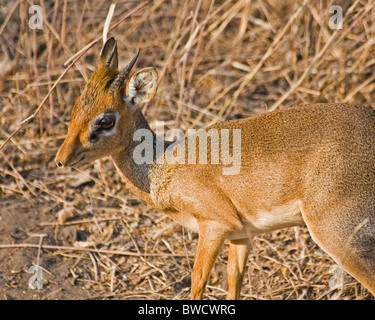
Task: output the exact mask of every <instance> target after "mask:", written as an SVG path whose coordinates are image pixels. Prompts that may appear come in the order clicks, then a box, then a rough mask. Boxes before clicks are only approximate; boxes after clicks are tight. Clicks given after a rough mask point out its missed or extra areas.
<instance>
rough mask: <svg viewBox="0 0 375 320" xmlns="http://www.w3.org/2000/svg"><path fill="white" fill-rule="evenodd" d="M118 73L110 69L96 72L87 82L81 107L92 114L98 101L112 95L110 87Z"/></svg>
mask: <svg viewBox="0 0 375 320" xmlns="http://www.w3.org/2000/svg"><path fill="white" fill-rule="evenodd" d="M117 75H118V71H117V70H113V69H110V68H101V69H98V70H96V71H95V72H94V73H93V74H92V75H91V77H90V79H89V80H88V81H87V84H86V86H85V89H84V90H83V92H82V95H81V101H80V107H81V108H84V109H85V111H86V112H90V111H91V109H92V108H93V107H94V106H95V105H96V101H98V100H100V99H103V98H105V97H107V96H108V95H110V92H109V87H110V85H111V83H112V81H113V80H114V79H115V78H116V77H117Z"/></svg>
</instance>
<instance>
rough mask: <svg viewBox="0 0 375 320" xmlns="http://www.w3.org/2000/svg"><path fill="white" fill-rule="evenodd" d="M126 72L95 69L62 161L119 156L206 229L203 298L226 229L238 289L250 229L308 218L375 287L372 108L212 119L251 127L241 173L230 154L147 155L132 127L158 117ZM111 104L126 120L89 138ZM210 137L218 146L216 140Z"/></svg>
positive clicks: (189, 222)
mask: <svg viewBox="0 0 375 320" xmlns="http://www.w3.org/2000/svg"><path fill="white" fill-rule="evenodd" d="M116 72H117V71H116V70H109V71H108V70H104V69H99V70H98V71H96V72H95V73H94V74H93V76H92V77H91V78H90V80H89V82H88V83H87V85H86V88H85V89H84V91H83V94H82V96H81V98H80V99H78V101H77V103H76V105H75V106H74V108H73V111H72V120H71V123H70V125H69V131H68V136H67V138H66V140H65V141H64V144H63V145H62V147H61V148H60V150H59V152H58V154H57V156H56V162H57V163H58V164H62V165H66V166H69V165H71V164H73V163H74V162H75V161H76V160H77V154H81V153H82V152H85V154H87V156H86V161H92V160H94V159H97V158H100V157H102V156H108V155H109V156H112V159H113V161H114V163H115V165H116V168H117V169H118V171H119V172H120V174H121V176H122V177H123V178H124V179H125V180H126V183H127V185H128V186H129V188H130V189H131V190H132V191H133V192H135V193H136V194H137V195H138V196H139V197H141V198H142V199H143V200H145V201H146V202H147V203H149V204H150V205H152V206H154V207H155V208H157V209H158V210H161V211H164V212H165V213H166V214H168V215H169V216H170V217H171V218H172V219H175V220H176V221H179V222H180V223H181V224H183V225H186V226H187V227H189V228H191V229H193V230H195V231H198V232H199V242H198V248H197V253H196V258H195V263H194V269H193V276H192V294H191V297H192V298H193V299H200V298H202V295H203V291H204V288H205V285H206V283H207V279H208V276H209V272H210V270H211V267H212V265H213V263H214V261H215V258H216V256H217V254H218V252H219V250H220V248H221V246H222V244H223V243H224V240H225V239H227V238H229V239H230V240H231V243H230V251H229V257H228V283H229V291H228V296H227V298H229V299H237V298H239V294H240V287H241V282H242V276H243V272H244V267H245V264H246V259H247V254H248V251H249V241H248V238H251V237H252V236H254V235H257V234H260V233H263V232H268V231H271V230H275V229H278V228H283V227H289V226H295V225H300V224H306V225H307V227H308V229H309V230H310V233H311V235H312V237H313V238H314V240H315V241H316V242H317V243H318V244H319V245H320V246H321V247H322V248H323V249H324V250H325V251H327V253H328V254H330V255H331V256H332V258H333V259H334V260H335V261H336V262H337V263H338V264H340V265H342V266H343V267H344V268H345V269H346V270H347V271H348V272H349V273H351V274H352V275H353V276H354V277H355V278H357V279H358V280H359V281H361V282H362V283H363V284H364V285H365V286H366V287H367V288H368V289H369V290H370V291H371V292H372V293H373V294H375V111H374V110H373V109H372V108H370V107H364V106H351V105H346V104H312V105H303V106H297V107H294V108H289V109H284V110H280V111H275V112H272V113H266V114H263V115H261V116H257V117H252V118H248V119H243V120H236V121H228V122H222V123H219V124H216V125H215V126H213V127H211V128H214V129H218V130H220V129H240V130H241V170H240V172H239V174H236V175H223V174H222V168H223V164H222V163H219V164H206V165H205V164H196V165H192V164H156V163H153V164H151V165H147V164H144V165H137V164H135V163H134V160H133V158H132V154H133V150H134V148H135V147H136V145H137V142H134V141H133V140H132V136H133V133H134V132H135V130H137V129H139V128H146V129H149V126H148V124H147V121H146V120H145V118H144V117H143V115H142V113H141V112H140V111H139V109H137V108H136V109H134V108H133V107H132V106H130V105H129V104H128V103H129V102H125V101H124V100H123V99H122V98H121V97H122V94H123V89H121V90H120V89H119V90H118V91H116V92H115V93H114V94H113V95H112V94H109V93H108V91H107V88H108V83H109V82H110V81H111V79H113V78H114V77H115V76H116V74H117V73H116ZM153 94H154V92H150V96H152V95H153ZM107 109H112V110H116V111H117V112H118V113H119V114H120V115H121V116H120V121H119V123H118V130H117V132H116V134H115V135H114V136H113V137H111V138H110V139H109V140H108V142H107V143H106V144H105V146H102V145H98V146H92V145H90V143H89V142H88V140H87V139H88V138H87V137H88V136H89V134H88V133H87V131H88V127H89V124H90V119H93V118H94V117H95V116H96V115H98V114H100V113H101V112H103V111H105V110H107ZM208 129H210V128H208ZM208 129H207V130H208ZM153 136H154V137H155V134H154V133H153ZM230 141H231V140H230ZM186 143H187V142H186ZM169 144H170V143H166V147H167V146H168V145H169ZM208 147H209V148H208V149H209V150H208V154H210V147H211V144H208ZM231 147H232V146H231ZM77 150H79V151H77ZM82 150H84V151H82ZM186 150H187V148H186ZM80 152H81V153H80ZM186 152H187V151H186ZM186 157H187V154H186ZM208 163H210V162H209V161H208Z"/></svg>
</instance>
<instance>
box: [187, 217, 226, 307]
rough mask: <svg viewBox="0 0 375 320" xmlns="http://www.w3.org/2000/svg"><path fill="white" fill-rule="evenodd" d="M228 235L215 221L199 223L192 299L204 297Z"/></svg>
mask: <svg viewBox="0 0 375 320" xmlns="http://www.w3.org/2000/svg"><path fill="white" fill-rule="evenodd" d="M226 236H227V231H226V230H224V229H223V228H220V227H218V226H216V225H214V223H213V222H208V223H207V222H205V223H201V224H200V225H199V239H198V248H197V252H196V254H195V260H194V267H193V276H192V289H191V297H190V299H191V300H200V299H202V296H203V292H204V289H205V287H206V284H207V280H208V277H209V275H210V271H211V269H212V266H213V264H214V262H215V260H216V258H217V255H218V254H219V251H220V248H221V247H222V245H223V243H224V240H225V238H226Z"/></svg>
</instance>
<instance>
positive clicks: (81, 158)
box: [69, 155, 86, 167]
mask: <svg viewBox="0 0 375 320" xmlns="http://www.w3.org/2000/svg"><path fill="white" fill-rule="evenodd" d="M84 160H86V157H85V155H81V156H80V157H79V159H78V160H77V161H76V162H73V163H72V164H70V165H69V167H75V166H77V164H79V163H81V164H82V162H83V161H84Z"/></svg>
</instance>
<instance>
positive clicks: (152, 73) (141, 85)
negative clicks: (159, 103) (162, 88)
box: [125, 67, 158, 104]
mask: <svg viewBox="0 0 375 320" xmlns="http://www.w3.org/2000/svg"><path fill="white" fill-rule="evenodd" d="M157 89H158V73H157V71H156V70H155V68H152V67H150V68H144V69H142V70H140V71H138V72H136V73H134V74H133V75H132V77H131V78H130V80H129V82H128V83H127V85H126V89H125V90H126V91H125V94H126V97H127V98H130V99H132V100H133V101H134V102H135V103H136V104H141V103H146V102H148V101H150V100H151V99H152V98H153V97H154V95H155V94H156V91H157Z"/></svg>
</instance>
